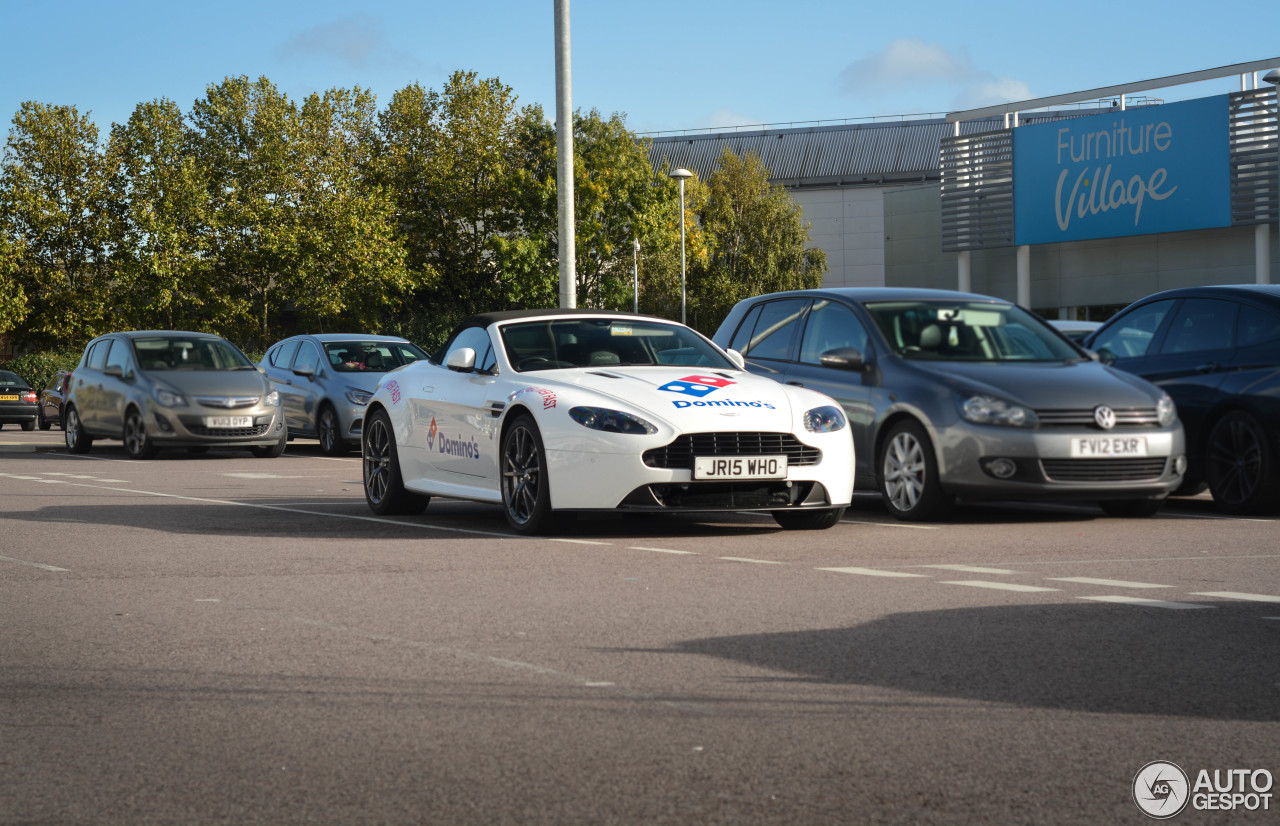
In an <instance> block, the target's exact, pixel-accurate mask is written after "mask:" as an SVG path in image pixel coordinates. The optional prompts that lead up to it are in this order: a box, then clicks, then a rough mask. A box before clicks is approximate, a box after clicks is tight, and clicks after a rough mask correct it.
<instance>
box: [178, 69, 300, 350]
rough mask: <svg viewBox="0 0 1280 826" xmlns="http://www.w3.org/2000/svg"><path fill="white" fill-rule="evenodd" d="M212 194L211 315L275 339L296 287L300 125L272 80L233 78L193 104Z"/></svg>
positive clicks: (232, 329)
mask: <svg viewBox="0 0 1280 826" xmlns="http://www.w3.org/2000/svg"><path fill="white" fill-rule="evenodd" d="M191 121H192V124H193V127H194V130H195V138H194V145H195V147H196V152H197V156H198V157H199V159H200V164H201V166H202V167H203V171H202V174H203V175H204V176H205V181H206V183H207V187H208V188H207V193H208V197H209V236H208V243H209V257H210V263H211V267H212V272H211V276H212V279H213V283H214V286H215V293H214V295H215V296H216V299H217V303H216V304H210V305H207V306H206V315H205V319H206V322H207V323H208V324H210V325H211V326H213V327H214V328H215V329H219V330H220V331H221V332H222V333H223V334H224V335H229V336H231V337H232V338H233V339H236V340H239V341H246V340H247V341H252V342H255V343H256V344H258V345H259V346H264V345H265V344H268V343H270V339H271V319H272V318H277V319H278V318H279V316H280V314H281V312H282V311H283V310H284V308H285V307H286V306H287V303H288V298H289V297H290V296H293V295H298V294H300V292H301V290H299V289H298V286H299V283H298V277H297V274H298V272H299V269H300V268H299V266H298V262H299V257H300V255H301V250H300V238H299V234H300V233H299V220H300V211H299V207H300V205H301V202H302V200H303V198H302V188H303V182H302V180H301V176H302V168H303V160H302V158H303V156H302V153H301V146H302V141H301V124H300V116H299V113H298V108H297V106H295V105H294V103H293V101H291V100H290V99H289V98H288V97H287V96H286V95H284V94H283V93H282V92H280V91H279V90H278V89H277V88H276V87H275V85H274V84H272V83H271V81H269V80H268V79H267V78H265V77H261V78H259V79H258V80H257V81H253V82H251V81H250V80H249V79H248V78H247V77H244V76H241V77H234V78H226V79H225V80H224V81H223V82H222V83H220V84H217V85H210V86H209V87H208V89H207V90H206V93H205V97H204V98H203V99H201V100H197V101H196V102H195V104H194V106H193V108H192V113H191Z"/></svg>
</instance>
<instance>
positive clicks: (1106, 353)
mask: <svg viewBox="0 0 1280 826" xmlns="http://www.w3.org/2000/svg"><path fill="white" fill-rule="evenodd" d="M1089 352H1090V353H1093V351H1092V350H1090V351H1089ZM1094 356H1095V357H1097V359H1098V361H1100V362H1102V363H1103V364H1105V365H1107V366H1108V367H1109V366H1111V365H1112V364H1115V363H1116V358H1118V357H1117V356H1116V354H1115V353H1113V352H1111V351H1110V350H1108V349H1107V348H1106V347H1103V348H1102V349H1101V350H1099V351H1098V352H1096V353H1094Z"/></svg>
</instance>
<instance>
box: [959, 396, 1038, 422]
mask: <svg viewBox="0 0 1280 826" xmlns="http://www.w3.org/2000/svg"><path fill="white" fill-rule="evenodd" d="M958 401H959V403H960V415H961V416H962V417H963V418H964V419H965V421H970V422H973V423H975V424H994V425H1002V426H1004V427H1035V426H1036V425H1037V424H1039V422H1038V420H1037V419H1036V414H1035V413H1033V412H1032V411H1030V410H1028V409H1027V408H1025V407H1023V406H1022V405H1020V404H1014V403H1012V402H1007V401H1005V400H1004V399H999V398H996V397H995V396H983V395H974V396H961V397H960V398H959V399H958Z"/></svg>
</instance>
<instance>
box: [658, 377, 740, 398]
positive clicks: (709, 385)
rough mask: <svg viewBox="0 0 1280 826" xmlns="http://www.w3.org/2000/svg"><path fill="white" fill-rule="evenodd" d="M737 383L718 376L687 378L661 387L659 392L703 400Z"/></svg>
mask: <svg viewBox="0 0 1280 826" xmlns="http://www.w3.org/2000/svg"><path fill="white" fill-rule="evenodd" d="M731 384H737V382H733V381H729V380H728V379H722V378H720V377H718V376H685V377H684V378H682V379H676V380H675V381H669V382H667V383H666V384H664V385H662V386H661V387H659V388H658V389H659V390H666V391H667V392H668V393H683V394H685V395H686V396H697V397H698V398H702V397H703V396H705V395H707V394H708V393H714V392H715V391H717V390H719V389H720V388H722V387H728V386H729V385H731Z"/></svg>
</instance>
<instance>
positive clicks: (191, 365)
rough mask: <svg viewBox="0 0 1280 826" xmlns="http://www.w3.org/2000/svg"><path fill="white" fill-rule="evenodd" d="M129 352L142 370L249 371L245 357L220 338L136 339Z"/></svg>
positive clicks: (174, 337) (159, 336) (173, 336)
mask: <svg viewBox="0 0 1280 826" xmlns="http://www.w3.org/2000/svg"><path fill="white" fill-rule="evenodd" d="M133 348H134V351H135V352H136V353H137V356H138V363H139V365H140V366H141V367H142V369H143V370H147V371H155V370H243V369H253V364H252V363H250V361H249V358H248V356H246V355H245V354H244V353H242V352H240V350H239V348H237V347H236V346H235V345H234V344H232V343H231V342H229V341H227V340H226V339H223V338H214V337H209V336H187V335H172V336H169V335H158V336H147V337H145V338H136V339H134V340H133Z"/></svg>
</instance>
